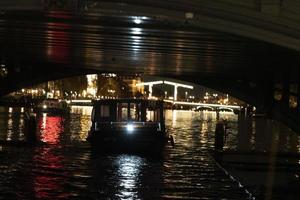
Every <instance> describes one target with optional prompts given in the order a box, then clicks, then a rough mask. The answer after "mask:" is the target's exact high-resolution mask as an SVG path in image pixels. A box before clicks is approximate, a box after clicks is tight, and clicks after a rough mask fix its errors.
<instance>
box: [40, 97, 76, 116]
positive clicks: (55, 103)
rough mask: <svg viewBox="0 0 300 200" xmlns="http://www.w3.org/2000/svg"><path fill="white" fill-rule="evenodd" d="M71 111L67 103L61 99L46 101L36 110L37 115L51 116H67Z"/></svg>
mask: <svg viewBox="0 0 300 200" xmlns="http://www.w3.org/2000/svg"><path fill="white" fill-rule="evenodd" d="M70 110H71V109H70V107H69V106H68V104H67V102H66V101H64V100H59V99H45V100H43V101H42V102H41V103H39V104H38V105H37V106H36V107H35V108H34V111H35V112H36V113H49V114H67V113H69V112H70Z"/></svg>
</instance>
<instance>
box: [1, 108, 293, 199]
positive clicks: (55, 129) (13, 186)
mask: <svg viewBox="0 0 300 200" xmlns="http://www.w3.org/2000/svg"><path fill="white" fill-rule="evenodd" d="M90 112H91V108H90V107H74V108H72V113H71V115H70V116H67V117H61V116H51V115H40V116H38V130H39V136H40V139H41V140H42V141H43V142H46V143H47V145H45V146H41V147H35V148H13V147H12V148H6V147H5V148H4V150H3V149H2V150H1V151H0V156H1V159H0V194H3V195H2V196H1V195H0V200H1V199H25V200H26V199H82V198H85V199H160V198H165V199H174V198H182V199H185V198H187V199H188V198H189V199H201V198H203V199H221V198H224V199H246V196H245V194H244V192H243V191H242V190H241V189H240V188H239V187H238V186H237V185H236V184H235V183H233V182H232V181H231V180H230V179H229V178H228V177H227V176H226V175H224V173H223V172H221V171H220V169H219V168H218V167H217V166H216V165H215V162H214V159H213V158H212V157H211V156H210V154H209V151H210V150H212V149H213V142H214V129H215V124H216V114H215V113H214V112H190V111H166V124H167V128H168V129H169V131H170V133H171V134H173V135H174V138H175V141H176V146H175V148H174V149H172V148H171V147H169V146H168V147H167V148H166V149H165V151H164V152H163V155H162V156H161V157H159V158H148V157H144V156H141V155H127V154H122V155H98V156H92V155H91V152H90V149H89V146H88V144H87V143H86V142H85V138H86V135H87V132H88V130H89V127H90V115H89V113H90ZM220 117H221V118H224V119H227V120H228V122H229V126H230V127H231V128H230V129H229V132H230V134H229V135H228V137H227V140H226V143H225V148H226V149H239V148H242V147H241V144H243V145H246V146H247V148H259V147H260V146H262V144H258V143H259V142H262V141H257V140H258V139H259V140H263V137H262V136H261V135H257V133H256V132H257V131H259V130H258V129H257V128H255V126H257V125H258V126H260V124H259V123H257V122H251V123H250V124H252V126H251V128H250V129H249V131H248V132H247V134H249V135H248V136H246V137H241V136H240V135H239V134H238V128H237V127H238V122H237V116H236V115H233V114H229V113H221V114H220ZM23 119H24V116H23V114H22V113H21V112H19V113H18V112H13V111H12V113H9V112H8V109H7V110H6V112H1V113H0V125H1V126H0V138H1V139H2V140H7V139H8V138H10V139H11V140H23V139H24V138H23V136H22V135H21V134H20V133H22V129H23V126H24V124H23V123H24V122H23ZM273 124H274V123H273V122H271V123H270V124H269V125H273ZM274 130H276V128H274ZM280 130H282V131H281V132H282V134H281V133H275V135H276V134H277V135H276V137H274V138H275V139H276V140H277V141H281V143H278V147H279V148H278V149H280V148H283V150H289V151H290V150H291V151H296V152H297V151H298V152H299V137H298V136H295V135H291V134H287V135H284V134H283V133H285V132H286V129H284V127H281V129H280ZM277 132H278V131H277ZM265 138H267V139H269V137H267V136H265ZM264 144H268V143H267V142H265V143H264ZM287 144H289V145H287ZM289 146H290V147H289ZM295 147H296V148H295ZM2 155H3V156H2ZM15 192H17V195H18V196H15Z"/></svg>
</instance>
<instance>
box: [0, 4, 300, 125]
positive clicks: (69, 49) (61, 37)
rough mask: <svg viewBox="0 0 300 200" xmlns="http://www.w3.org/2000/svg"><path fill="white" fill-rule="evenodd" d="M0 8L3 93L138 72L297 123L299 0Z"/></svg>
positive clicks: (299, 119)
mask: <svg viewBox="0 0 300 200" xmlns="http://www.w3.org/2000/svg"><path fill="white" fill-rule="evenodd" d="M0 10H1V11H0V66H1V70H0V72H1V76H0V96H3V95H5V94H8V93H9V92H12V91H15V90H17V89H20V88H23V87H26V86H31V85H33V84H37V83H41V82H44V81H47V80H54V79H60V78H64V77H68V76H74V75H81V74H88V73H106V72H107V73H109V72H114V73H143V74H146V75H154V76H161V77H169V78H176V79H181V80H185V81H190V82H193V83H196V84H201V85H204V86H207V87H210V88H213V89H215V90H218V91H220V92H224V93H228V94H230V95H231V96H234V97H237V98H239V99H241V100H244V101H246V102H247V103H249V104H252V105H254V106H256V107H257V109H258V110H259V111H261V112H265V113H267V114H269V116H271V117H273V118H276V119H279V120H281V121H284V122H285V123H286V124H288V125H289V126H290V127H291V128H293V129H295V130H300V126H299V124H300V104H299V103H298V102H299V97H300V92H299V85H300V82H299V80H300V70H299V69H300V54H299V51H300V39H299V38H300V15H299V13H300V2H299V1H296V0H282V1H276V0H270V1H263V0H243V1H239V0H215V1H209V0H197V1H196V0H172V1H171V0H165V1H155V0H143V1H139V0H101V1H96V0H85V1H83V0H73V1H65V0H61V1H50V0H49V1H47V0H46V1H40V0H28V1H21V0H15V1H10V0H2V1H1V2H0ZM274 97H275V98H274Z"/></svg>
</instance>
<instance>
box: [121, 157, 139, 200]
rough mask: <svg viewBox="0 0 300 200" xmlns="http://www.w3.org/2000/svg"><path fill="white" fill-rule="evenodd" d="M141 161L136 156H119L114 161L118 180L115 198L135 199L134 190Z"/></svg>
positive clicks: (136, 194) (135, 192) (135, 191)
mask: <svg viewBox="0 0 300 200" xmlns="http://www.w3.org/2000/svg"><path fill="white" fill-rule="evenodd" d="M142 164H143V160H142V158H141V157H138V156H129V155H121V156H118V157H117V159H116V166H117V170H118V172H117V174H118V179H119V184H118V191H117V197H118V198H121V199H137V197H138V191H137V190H136V188H137V185H138V182H139V177H140V176H139V173H140V169H141V165H142Z"/></svg>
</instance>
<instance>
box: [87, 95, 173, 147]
mask: <svg viewBox="0 0 300 200" xmlns="http://www.w3.org/2000/svg"><path fill="white" fill-rule="evenodd" d="M92 104H93V109H92V114H91V121H92V125H91V128H90V131H89V133H88V137H87V141H89V143H90V144H91V147H92V149H98V150H99V149H100V150H109V151H128V150H129V151H138V152H139V151H141V152H142V151H149V150H150V151H160V150H162V149H163V147H164V146H165V145H166V143H168V141H171V144H174V143H173V140H172V139H173V137H172V136H170V135H169V134H168V133H167V131H166V128H165V122H164V109H163V101H161V100H148V99H102V100H95V101H93V102H92Z"/></svg>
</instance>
